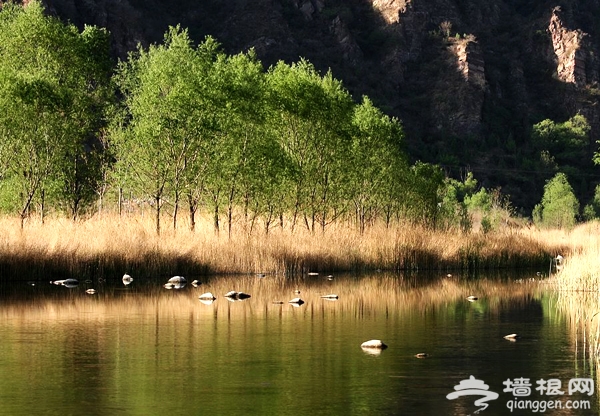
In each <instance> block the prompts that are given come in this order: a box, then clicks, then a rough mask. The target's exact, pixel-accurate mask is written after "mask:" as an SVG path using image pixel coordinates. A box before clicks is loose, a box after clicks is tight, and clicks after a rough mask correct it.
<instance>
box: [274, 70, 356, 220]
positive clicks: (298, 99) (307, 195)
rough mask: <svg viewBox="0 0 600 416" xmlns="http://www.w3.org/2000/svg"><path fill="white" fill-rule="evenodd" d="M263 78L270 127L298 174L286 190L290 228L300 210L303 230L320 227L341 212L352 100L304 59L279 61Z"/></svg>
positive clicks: (333, 80) (331, 78)
mask: <svg viewBox="0 0 600 416" xmlns="http://www.w3.org/2000/svg"><path fill="white" fill-rule="evenodd" d="M267 79H268V83H269V90H268V91H269V105H270V107H271V108H272V109H273V110H272V113H271V117H270V118H269V122H270V125H271V129H272V131H274V132H276V136H277V137H278V140H279V143H280V145H281V147H282V148H283V149H284V151H285V152H286V154H287V155H288V157H289V160H290V161H291V162H292V163H293V165H294V169H293V171H294V172H296V174H297V176H296V178H295V185H294V188H293V189H291V190H290V193H289V200H290V203H291V205H292V206H293V208H292V229H293V228H294V226H295V224H296V221H297V219H298V216H299V215H301V216H303V219H304V222H305V224H306V227H307V228H308V229H310V230H312V231H314V230H315V225H317V224H320V225H321V228H322V229H324V228H325V226H326V224H327V223H328V220H329V215H331V216H332V218H331V219H334V218H335V217H336V216H337V215H339V213H340V212H339V208H340V207H339V203H340V201H341V194H340V189H342V186H343V185H342V182H343V172H344V168H343V164H344V163H346V162H345V161H346V160H347V155H348V147H349V144H350V140H349V134H348V129H349V126H350V124H351V117H352V109H353V105H354V104H353V102H352V99H351V97H350V95H349V94H348V92H347V91H346V90H345V89H344V88H343V86H342V84H341V83H340V82H339V81H338V80H336V79H334V78H333V76H332V74H331V73H327V74H326V75H325V76H321V75H320V74H319V73H318V72H317V71H316V69H315V68H314V66H313V65H312V64H310V63H309V62H307V61H306V60H301V61H299V62H297V63H294V64H292V65H288V64H285V63H283V62H279V63H278V64H277V65H275V66H274V67H273V68H271V70H270V71H269V73H268V77H267Z"/></svg>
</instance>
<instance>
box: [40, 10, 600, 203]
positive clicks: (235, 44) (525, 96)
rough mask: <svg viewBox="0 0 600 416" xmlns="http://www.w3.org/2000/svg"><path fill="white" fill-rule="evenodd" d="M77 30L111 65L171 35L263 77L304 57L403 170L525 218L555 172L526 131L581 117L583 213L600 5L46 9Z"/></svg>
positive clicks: (594, 118)
mask: <svg viewBox="0 0 600 416" xmlns="http://www.w3.org/2000/svg"><path fill="white" fill-rule="evenodd" d="M45 4H46V5H47V6H48V9H49V12H50V13H53V14H56V15H57V16H59V17H61V18H62V19H64V20H68V21H71V22H72V23H75V24H76V25H78V26H83V24H94V25H98V26H103V27H106V28H108V29H109V31H110V32H111V34H112V46H113V51H114V54H115V57H120V58H123V57H125V56H126V54H127V52H128V51H130V50H133V49H134V48H135V47H136V45H137V44H138V43H141V44H143V45H147V44H149V43H151V42H160V41H161V40H162V37H163V34H164V32H165V31H166V29H167V27H168V26H169V25H175V24H178V23H179V24H181V25H182V26H183V27H186V28H188V29H189V32H190V35H191V36H192V38H193V39H195V40H197V41H201V40H202V39H203V38H204V36H205V35H207V34H210V35H212V36H214V37H215V38H216V39H217V40H218V41H219V42H220V43H221V44H222V45H223V47H224V49H225V51H226V52H228V53H237V52H239V51H243V50H247V49H248V48H251V47H252V48H254V49H255V50H256V51H257V53H258V56H259V57H260V59H261V60H262V62H263V63H264V64H265V66H269V65H271V64H273V63H275V62H277V61H278V60H285V61H288V62H291V61H295V60H297V59H298V58H299V57H305V58H307V59H308V60H309V61H311V62H312V63H313V64H315V66H316V67H317V68H319V69H321V70H323V71H325V70H327V69H329V68H330V69H331V70H332V72H333V74H334V76H335V77H336V78H338V79H341V80H343V82H344V84H345V85H346V87H347V88H348V90H349V91H350V92H351V93H352V94H353V95H355V96H356V98H357V99H358V98H360V96H361V95H362V94H367V95H369V96H370V97H371V98H372V99H373V100H374V101H375V103H376V104H377V105H378V106H379V107H380V108H382V109H384V110H385V111H386V112H387V113H388V114H391V115H394V116H396V117H398V118H399V119H400V120H401V121H402V122H403V124H404V126H405V129H406V132H407V142H406V146H407V149H408V151H409V153H410V155H411V157H412V158H413V159H421V160H424V161H428V162H435V163H440V164H442V165H443V166H445V167H446V168H447V169H448V171H449V172H450V173H451V174H453V175H460V173H461V172H463V173H464V171H465V170H466V169H469V170H472V171H473V172H474V173H475V176H476V178H478V179H479V180H480V182H481V183H482V184H483V185H484V186H486V187H488V188H495V187H501V188H502V192H503V193H505V194H508V195H510V197H511V200H512V201H513V203H514V205H516V206H519V207H522V208H523V212H524V213H525V214H529V213H530V209H531V208H532V206H533V205H534V204H535V203H537V202H538V201H539V199H540V198H541V195H542V192H543V185H544V181H545V180H546V179H548V178H549V177H550V176H551V175H552V172H550V171H548V172H541V171H539V170H537V169H536V168H535V166H536V164H535V160H536V158H539V155H536V154H535V149H534V147H533V146H532V144H531V139H530V130H531V127H532V126H533V125H534V124H535V123H537V122H540V121H541V120H544V119H552V120H554V121H556V122H564V121H566V120H567V119H568V118H570V117H572V116H573V115H575V114H577V113H580V114H583V115H585V117H586V118H587V119H588V122H589V123H590V125H591V126H592V131H591V136H590V142H589V145H588V146H587V148H586V150H585V151H584V152H582V154H581V158H580V160H581V167H580V168H581V169H579V171H580V172H583V173H580V174H578V175H577V176H578V177H573V178H571V180H572V181H573V182H575V183H574V187H575V188H576V190H577V193H578V196H579V197H580V198H581V199H582V203H586V201H585V199H586V198H589V196H590V195H591V193H592V192H593V189H594V187H595V186H596V184H598V183H599V182H600V172H599V169H598V168H597V167H594V166H593V165H592V163H591V158H592V154H593V152H594V151H596V150H597V144H596V140H598V139H599V138H600V109H599V106H598V100H599V97H600V90H599V89H598V78H599V72H600V61H599V58H598V53H600V0H586V1H585V2H582V1H577V0H562V1H560V2H559V0H552V1H546V0H252V1H250V0H203V1H192V0H180V1H176V2H175V1H165V0H163V1H159V0H95V1H94V0H45Z"/></svg>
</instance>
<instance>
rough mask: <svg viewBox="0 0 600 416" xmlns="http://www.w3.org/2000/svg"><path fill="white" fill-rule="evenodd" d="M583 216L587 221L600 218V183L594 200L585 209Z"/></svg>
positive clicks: (595, 191)
mask: <svg viewBox="0 0 600 416" xmlns="http://www.w3.org/2000/svg"><path fill="white" fill-rule="evenodd" d="M583 217H584V219H585V220H586V221H591V220H594V219H597V218H600V185H597V186H596V189H595V190H594V196H593V198H592V200H591V201H590V202H589V203H588V204H587V205H586V206H585V208H584V209H583Z"/></svg>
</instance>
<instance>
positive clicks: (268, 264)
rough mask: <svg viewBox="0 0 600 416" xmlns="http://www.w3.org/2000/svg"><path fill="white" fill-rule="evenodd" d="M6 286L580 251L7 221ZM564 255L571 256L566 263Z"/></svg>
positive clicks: (469, 240)
mask: <svg viewBox="0 0 600 416" xmlns="http://www.w3.org/2000/svg"><path fill="white" fill-rule="evenodd" d="M0 229H1V230H2V233H1V235H0V275H1V276H2V277H3V278H27V279H31V278H50V279H53V278H58V277H60V278H65V277H70V276H72V277H78V278H84V277H90V278H91V277H95V276H101V275H105V274H114V273H117V274H122V273H123V272H129V273H136V274H138V275H140V274H144V275H157V276H158V275H173V274H183V275H202V274H217V273H218V274H222V273H236V274H237V273H258V272H261V273H272V274H280V275H285V274H287V275H290V274H297V273H303V272H307V271H321V272H325V271H366V270H376V269H383V270H417V269H418V270H439V271H447V270H462V271H477V270H485V269H495V268H522V267H540V268H542V269H541V270H544V269H545V267H544V265H547V264H548V261H549V259H550V258H551V257H553V256H555V255H556V254H557V253H567V252H569V251H570V250H572V249H573V247H572V243H571V241H570V239H569V238H567V235H566V234H565V233H564V232H558V231H556V232H541V231H534V230H530V229H526V228H524V229H514V228H513V229H507V230H505V231H498V232H495V233H489V234H486V235H484V234H482V233H470V234H463V233H460V232H456V231H451V232H436V231H432V230H426V229H423V228H420V227H414V226H408V225H407V226H395V227H393V228H386V227H384V226H383V225H375V226H373V227H370V228H368V229H367V231H366V232H365V233H364V234H362V235H361V234H360V233H359V232H358V231H357V230H355V229H353V228H352V227H350V226H341V225H335V226H331V228H328V229H327V230H326V232H325V233H321V232H320V231H319V232H316V233H314V234H313V233H310V232H308V231H307V230H306V229H305V228H297V229H296V230H294V232H293V233H292V232H291V231H290V230H289V229H287V228H283V229H282V228H273V229H272V230H270V232H269V234H268V235H265V234H264V232H261V231H260V229H255V230H254V232H253V233H252V234H251V235H248V233H247V232H245V231H244V230H243V229H242V227H241V226H238V227H233V232H232V234H231V236H229V235H228V234H227V233H226V232H223V231H221V233H220V234H217V233H215V231H214V230H213V227H212V222H211V220H210V219H208V218H201V219H200V220H199V221H198V222H197V224H196V231H195V232H191V231H189V230H188V229H187V227H186V225H185V224H181V225H180V228H178V229H177V230H176V231H174V230H172V229H165V230H164V231H163V232H162V233H161V235H160V236H157V235H156V233H155V231H154V223H153V219H152V218H151V217H150V216H123V217H119V216H104V217H94V218H91V219H88V220H85V221H78V222H73V221H70V220H68V219H47V220H46V221H45V223H44V224H42V223H40V222H39V221H35V220H30V221H29V222H28V223H26V224H25V227H24V228H23V229H21V227H20V223H19V220H18V219H16V218H2V219H0ZM563 255H564V254H563Z"/></svg>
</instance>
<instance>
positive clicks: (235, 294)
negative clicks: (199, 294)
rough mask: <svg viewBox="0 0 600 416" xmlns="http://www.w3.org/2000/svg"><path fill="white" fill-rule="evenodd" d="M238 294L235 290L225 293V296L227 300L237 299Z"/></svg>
mask: <svg viewBox="0 0 600 416" xmlns="http://www.w3.org/2000/svg"><path fill="white" fill-rule="evenodd" d="M237 294H238V292H236V291H235V290H230V291H229V292H227V293H225V294H224V295H223V296H225V297H226V298H235V297H236V296H237Z"/></svg>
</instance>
